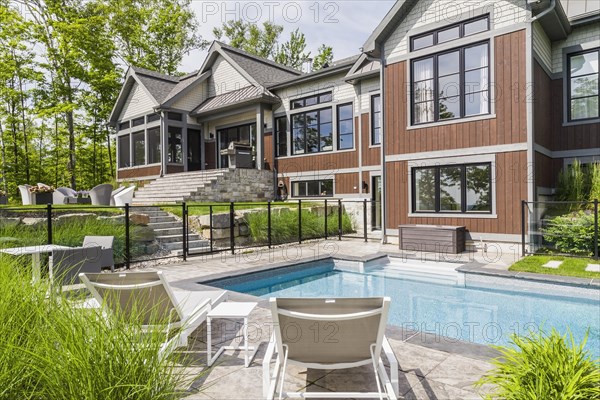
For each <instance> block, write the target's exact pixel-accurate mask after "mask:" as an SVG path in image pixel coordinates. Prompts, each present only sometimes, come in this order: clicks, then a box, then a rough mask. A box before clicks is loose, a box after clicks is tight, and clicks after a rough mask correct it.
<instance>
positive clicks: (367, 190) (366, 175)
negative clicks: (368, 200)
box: [361, 171, 373, 193]
mask: <svg viewBox="0 0 600 400" xmlns="http://www.w3.org/2000/svg"><path fill="white" fill-rule="evenodd" d="M362 182H365V183H366V184H367V187H366V188H362V189H361V190H362V193H372V189H371V185H372V184H373V182H371V174H370V173H369V171H363V173H362ZM362 182H361V184H362ZM361 186H362V185H361Z"/></svg>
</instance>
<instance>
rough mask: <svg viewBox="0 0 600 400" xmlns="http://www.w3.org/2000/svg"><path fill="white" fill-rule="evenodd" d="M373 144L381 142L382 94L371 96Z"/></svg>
mask: <svg viewBox="0 0 600 400" xmlns="http://www.w3.org/2000/svg"><path fill="white" fill-rule="evenodd" d="M371 144H372V145H377V144H381V96H380V95H378V94H376V95H374V96H371Z"/></svg>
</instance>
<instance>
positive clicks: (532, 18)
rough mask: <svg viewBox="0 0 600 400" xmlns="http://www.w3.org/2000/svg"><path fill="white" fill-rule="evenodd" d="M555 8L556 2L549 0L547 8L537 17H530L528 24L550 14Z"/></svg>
mask: <svg viewBox="0 0 600 400" xmlns="http://www.w3.org/2000/svg"><path fill="white" fill-rule="evenodd" d="M555 7H556V0H551V1H550V5H549V6H548V8H547V9H545V10H544V11H542V12H541V13H539V14H538V15H536V16H535V17H534V16H532V17H531V20H530V22H531V23H533V21H537V20H538V19H540V18H543V17H544V16H546V15H547V14H550V12H552V11H553V10H554V8H555ZM530 11H531V10H530Z"/></svg>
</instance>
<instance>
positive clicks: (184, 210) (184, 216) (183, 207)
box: [181, 201, 188, 261]
mask: <svg viewBox="0 0 600 400" xmlns="http://www.w3.org/2000/svg"><path fill="white" fill-rule="evenodd" d="M181 216H182V218H181V220H182V228H183V238H182V239H183V243H182V244H183V261H187V253H188V246H187V238H188V236H187V218H188V210H187V206H186V204H185V201H184V202H183V203H182V204H181Z"/></svg>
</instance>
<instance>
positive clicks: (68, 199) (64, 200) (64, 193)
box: [52, 187, 77, 204]
mask: <svg viewBox="0 0 600 400" xmlns="http://www.w3.org/2000/svg"><path fill="white" fill-rule="evenodd" d="M52 203H53V204H76V203H77V192H76V191H74V190H73V189H71V188H68V187H59V188H57V189H55V190H54V192H52Z"/></svg>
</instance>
